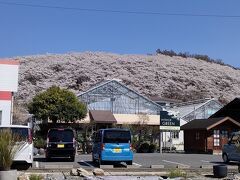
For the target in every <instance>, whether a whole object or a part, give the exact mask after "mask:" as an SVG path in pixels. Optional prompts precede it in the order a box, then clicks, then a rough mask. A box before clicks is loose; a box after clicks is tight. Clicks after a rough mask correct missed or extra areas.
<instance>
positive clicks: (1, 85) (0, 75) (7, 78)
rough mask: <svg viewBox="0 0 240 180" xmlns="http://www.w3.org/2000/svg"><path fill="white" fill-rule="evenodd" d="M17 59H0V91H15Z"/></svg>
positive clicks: (16, 84)
mask: <svg viewBox="0 0 240 180" xmlns="http://www.w3.org/2000/svg"><path fill="white" fill-rule="evenodd" d="M18 66H19V63H18V61H13V60H12V61H11V60H8V61H6V60H0V91H9V92H17V87H18Z"/></svg>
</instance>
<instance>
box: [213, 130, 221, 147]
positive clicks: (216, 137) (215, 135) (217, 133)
mask: <svg viewBox="0 0 240 180" xmlns="http://www.w3.org/2000/svg"><path fill="white" fill-rule="evenodd" d="M219 138H220V130H214V131H213V145H214V146H220V139H219Z"/></svg>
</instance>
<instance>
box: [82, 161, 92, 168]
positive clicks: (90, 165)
mask: <svg viewBox="0 0 240 180" xmlns="http://www.w3.org/2000/svg"><path fill="white" fill-rule="evenodd" d="M81 162H82V163H84V164H86V165H88V166H90V167H93V168H94V166H92V165H91V164H89V163H87V162H85V161H83V160H81Z"/></svg>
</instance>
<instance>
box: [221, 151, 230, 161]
mask: <svg viewBox="0 0 240 180" xmlns="http://www.w3.org/2000/svg"><path fill="white" fill-rule="evenodd" d="M222 158H223V161H224V162H225V163H228V162H229V159H228V156H227V154H226V153H224V154H223V155H222Z"/></svg>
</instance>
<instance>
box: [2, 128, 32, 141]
mask: <svg viewBox="0 0 240 180" xmlns="http://www.w3.org/2000/svg"><path fill="white" fill-rule="evenodd" d="M4 129H6V130H10V131H11V132H12V134H13V135H14V136H15V137H16V138H17V141H25V140H27V139H28V128H8V127H4V128H1V130H4Z"/></svg>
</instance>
